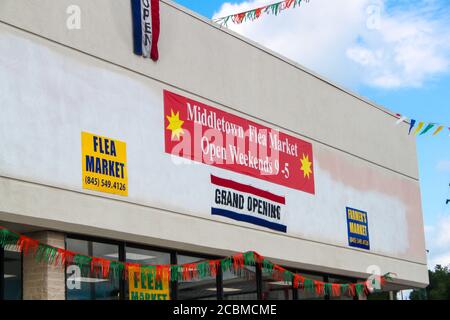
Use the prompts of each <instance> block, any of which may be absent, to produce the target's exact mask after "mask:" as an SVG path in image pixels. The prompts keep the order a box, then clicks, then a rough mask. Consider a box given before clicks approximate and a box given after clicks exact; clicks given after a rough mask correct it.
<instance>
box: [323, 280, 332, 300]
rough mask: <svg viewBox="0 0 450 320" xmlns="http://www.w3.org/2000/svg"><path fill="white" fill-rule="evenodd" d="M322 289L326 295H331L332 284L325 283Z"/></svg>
mask: <svg viewBox="0 0 450 320" xmlns="http://www.w3.org/2000/svg"><path fill="white" fill-rule="evenodd" d="M324 291H325V294H326V295H328V296H329V297H331V296H332V295H333V285H332V284H331V283H325V286H324Z"/></svg>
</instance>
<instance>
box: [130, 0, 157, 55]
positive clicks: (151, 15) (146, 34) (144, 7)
mask: <svg viewBox="0 0 450 320" xmlns="http://www.w3.org/2000/svg"><path fill="white" fill-rule="evenodd" d="M131 13H132V17H133V44H134V53H135V54H136V55H139V56H143V57H144V58H151V59H152V60H154V61H156V60H158V58H159V53H158V40H159V32H160V18H159V0H131Z"/></svg>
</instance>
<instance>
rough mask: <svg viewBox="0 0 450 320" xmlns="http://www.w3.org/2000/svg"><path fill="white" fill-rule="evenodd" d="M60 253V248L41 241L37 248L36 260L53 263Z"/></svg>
mask: <svg viewBox="0 0 450 320" xmlns="http://www.w3.org/2000/svg"><path fill="white" fill-rule="evenodd" d="M57 254H58V248H55V247H52V246H48V245H46V244H42V243H39V246H38V248H37V250H36V254H35V257H34V258H35V260H36V261H37V262H43V261H44V262H47V263H50V264H53V263H54V262H55V259H56V257H57Z"/></svg>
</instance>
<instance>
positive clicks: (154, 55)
mask: <svg viewBox="0 0 450 320" xmlns="http://www.w3.org/2000/svg"><path fill="white" fill-rule="evenodd" d="M159 32H160V19H159V0H152V48H151V51H150V58H151V59H152V60H153V61H157V60H158V58H159V52H158V40H159Z"/></svg>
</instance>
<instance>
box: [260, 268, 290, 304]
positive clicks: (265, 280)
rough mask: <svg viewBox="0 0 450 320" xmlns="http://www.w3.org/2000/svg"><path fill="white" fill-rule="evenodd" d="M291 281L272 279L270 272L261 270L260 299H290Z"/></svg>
mask: <svg viewBox="0 0 450 320" xmlns="http://www.w3.org/2000/svg"><path fill="white" fill-rule="evenodd" d="M292 292H293V288H292V283H287V282H285V281H280V280H277V279H273V278H272V276H271V275H270V274H267V273H265V272H263V277H262V299H263V300H292Z"/></svg>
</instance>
